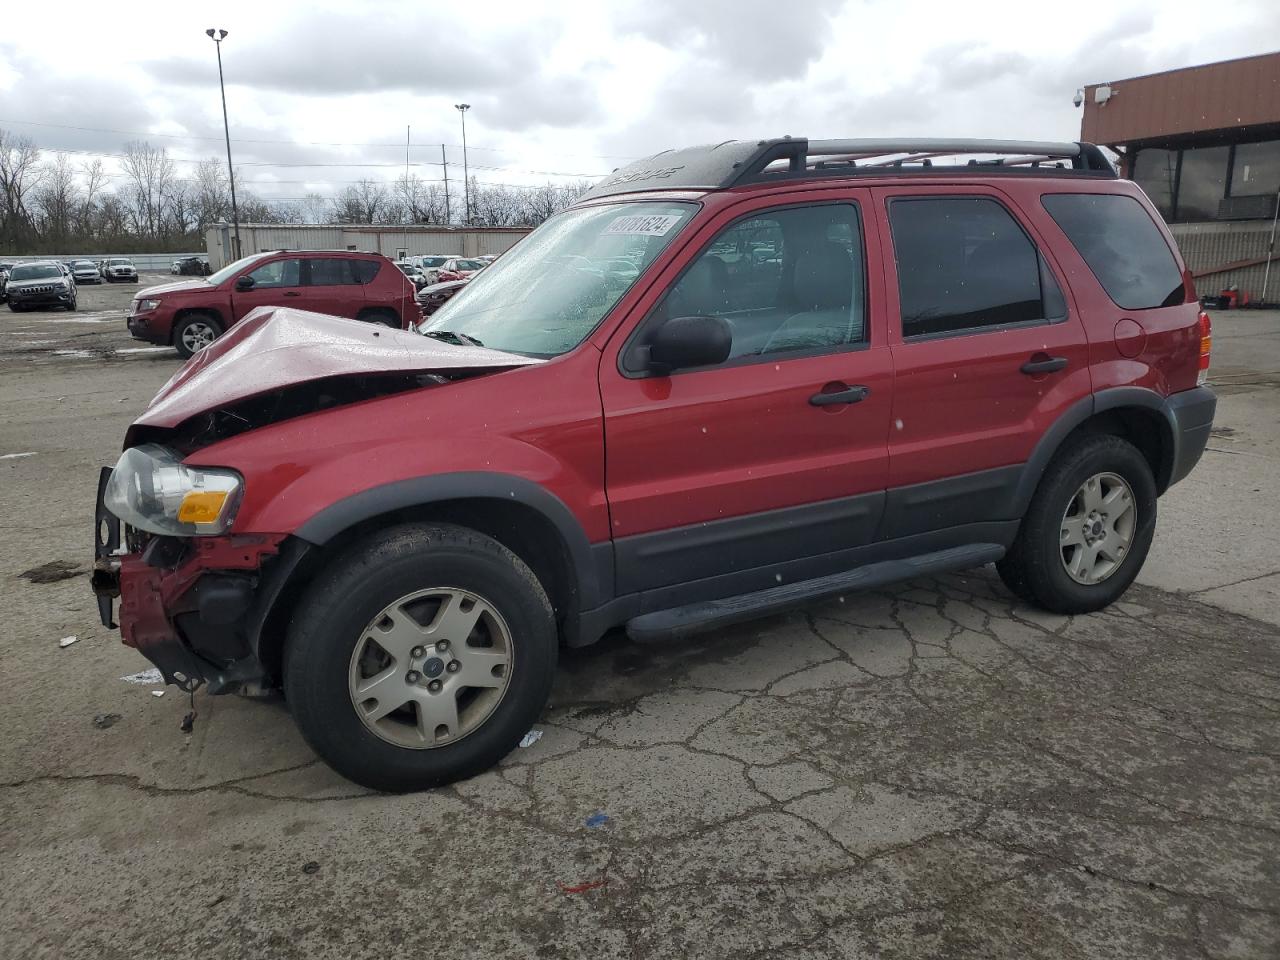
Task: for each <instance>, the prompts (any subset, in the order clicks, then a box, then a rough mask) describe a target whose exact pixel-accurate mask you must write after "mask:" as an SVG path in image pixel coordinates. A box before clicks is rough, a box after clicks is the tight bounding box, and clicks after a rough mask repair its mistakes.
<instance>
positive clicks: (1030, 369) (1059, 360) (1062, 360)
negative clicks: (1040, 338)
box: [1021, 353, 1067, 377]
mask: <svg viewBox="0 0 1280 960" xmlns="http://www.w3.org/2000/svg"><path fill="white" fill-rule="evenodd" d="M1066 368H1067V358H1066V357H1050V356H1048V355H1046V354H1043V353H1037V354H1035V355H1034V356H1033V357H1032V358H1031V359H1030V360H1028V361H1027V362H1026V363H1024V364H1023V365H1022V368H1021V369H1022V372H1023V373H1025V374H1026V375H1027V376H1029V377H1034V376H1035V375H1036V374H1038V373H1057V372H1058V371H1059V370H1065V369H1066Z"/></svg>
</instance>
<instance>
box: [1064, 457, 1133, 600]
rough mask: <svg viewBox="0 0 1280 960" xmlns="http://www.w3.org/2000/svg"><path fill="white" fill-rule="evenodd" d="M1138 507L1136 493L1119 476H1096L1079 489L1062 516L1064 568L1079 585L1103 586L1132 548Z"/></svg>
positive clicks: (1105, 474) (1101, 474)
mask: <svg viewBox="0 0 1280 960" xmlns="http://www.w3.org/2000/svg"><path fill="white" fill-rule="evenodd" d="M1137 526H1138V505H1137V501H1136V500H1135V498H1134V495H1133V489H1132V488H1131V487H1130V486H1129V483H1128V481H1126V480H1125V479H1124V477H1122V476H1120V475H1119V474H1116V473H1096V474H1094V475H1093V476H1091V477H1089V478H1088V479H1086V480H1085V481H1084V483H1082V484H1081V485H1080V488H1079V489H1078V490H1077V491H1076V492H1075V495H1074V496H1072V498H1071V502H1070V503H1068V504H1067V509H1066V511H1065V512H1064V513H1063V515H1062V524H1061V533H1060V536H1059V550H1060V555H1061V557H1062V566H1063V568H1064V569H1065V570H1066V571H1067V576H1069V577H1070V578H1071V579H1072V580H1074V581H1075V582H1076V583H1081V584H1085V585H1092V584H1096V583H1102V582H1103V581H1104V580H1106V579H1107V578H1108V577H1110V576H1111V575H1112V574H1114V573H1115V572H1116V571H1117V570H1118V569H1120V565H1121V564H1122V563H1124V558H1125V557H1126V556H1128V554H1129V551H1130V549H1131V548H1132V546H1133V536H1134V531H1135V530H1137Z"/></svg>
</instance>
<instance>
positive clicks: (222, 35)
mask: <svg viewBox="0 0 1280 960" xmlns="http://www.w3.org/2000/svg"><path fill="white" fill-rule="evenodd" d="M205 34H206V35H207V36H208V37H209V39H210V40H212V41H213V42H214V44H215V45H216V46H217V48H218V89H219V90H221V91H222V131H223V133H225V134H226V135H227V177H228V178H229V182H230V184H231V225H232V227H234V228H235V241H234V242H235V256H234V257H232V259H233V260H239V259H240V256H241V254H240V211H239V210H238V209H237V208H236V168H235V167H233V166H232V165H231V124H229V123H228V122H227V85H226V83H224V82H223V79H222V41H223V40H224V39H226V36H227V31H225V30H218V29H215V28H214V27H210V28H209V29H208V30H206V31H205Z"/></svg>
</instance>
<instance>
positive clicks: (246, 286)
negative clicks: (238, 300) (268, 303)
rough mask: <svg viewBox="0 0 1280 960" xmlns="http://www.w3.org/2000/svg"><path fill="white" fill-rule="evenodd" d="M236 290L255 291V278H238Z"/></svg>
mask: <svg viewBox="0 0 1280 960" xmlns="http://www.w3.org/2000/svg"><path fill="white" fill-rule="evenodd" d="M236 289H237V290H252V289H253V277H250V276H244V277H239V278H237V280H236Z"/></svg>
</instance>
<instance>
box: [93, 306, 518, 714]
mask: <svg viewBox="0 0 1280 960" xmlns="http://www.w3.org/2000/svg"><path fill="white" fill-rule="evenodd" d="M540 362H541V361H539V360H535V359H532V358H529V357H521V356H515V355H512V354H506V353H501V352H499V351H495V350H487V349H484V348H479V347H472V346H454V345H450V344H445V343H440V342H438V341H436V340H430V339H426V338H424V337H420V336H418V335H416V334H412V333H406V332H403V331H396V330H387V329H386V328H384V327H379V326H378V325H376V324H365V323H359V322H356V321H351V320H343V319H340V318H336V317H327V316H322V315H319V314H311V313H305V312H302V311H297V310H289V309H284V308H271V309H261V308H260V309H259V310H257V311H255V312H254V313H252V314H250V315H249V316H248V317H247V318H246V319H245V320H243V321H242V322H241V323H239V324H237V325H236V326H235V327H233V328H232V329H231V330H229V331H228V332H227V333H226V334H225V335H224V336H223V337H221V338H219V339H218V340H217V341H215V342H214V343H213V344H212V345H211V346H209V347H206V348H205V349H204V350H202V351H200V352H199V353H197V354H196V355H195V356H194V357H192V359H191V360H189V361H188V362H187V363H186V364H185V365H184V366H183V367H182V368H181V369H180V370H179V371H178V372H177V373H176V374H175V375H174V376H173V378H172V379H170V381H169V382H168V383H167V384H165V386H164V387H163V388H162V389H161V390H160V392H159V393H158V394H157V395H156V397H155V398H154V399H153V400H152V402H151V404H150V405H149V406H148V408H147V410H146V411H144V413H143V414H142V415H141V416H140V417H139V418H138V419H137V420H136V421H134V423H133V425H132V426H131V427H130V430H129V433H128V435H127V437H126V441H125V453H124V454H123V455H122V456H121V458H120V460H119V462H118V463H117V465H116V468H115V469H114V470H113V469H112V468H104V469H103V470H102V473H101V475H100V477H99V481H98V493H97V508H96V511H95V527H96V529H95V548H94V553H95V557H94V571H93V576H92V583H93V590H94V593H95V594H96V595H97V600H98V610H99V614H100V618H101V620H102V622H103V624H104V625H105V626H107V627H111V628H114V627H115V626H116V620H117V619H118V620H119V625H120V631H121V636H122V639H123V642H124V643H125V644H126V645H127V646H131V647H134V648H135V649H137V650H138V651H139V652H140V653H141V654H142V655H143V656H145V657H146V658H147V659H148V660H150V661H151V662H152V663H153V664H154V665H155V666H156V667H157V668H159V670H160V672H161V673H162V674H163V675H164V678H165V680H166V682H168V683H173V684H176V685H177V686H179V687H180V688H181V689H183V690H187V691H193V690H195V689H196V688H197V687H199V686H201V685H206V686H207V688H208V690H209V692H210V693H227V692H230V691H232V690H236V689H239V688H243V687H249V686H257V685H262V684H264V683H268V684H269V683H273V682H274V681H275V680H276V679H277V676H276V675H277V674H278V672H279V664H278V662H277V661H278V659H279V651H280V649H281V644H280V642H279V641H280V640H281V637H280V636H278V633H279V631H280V630H282V629H283V625H280V627H279V628H278V629H277V628H276V627H275V626H274V625H273V622H272V619H271V617H272V611H273V610H274V609H275V608H276V607H277V600H279V599H280V598H281V596H282V592H283V591H285V590H286V589H287V588H288V585H289V584H291V583H292V584H294V585H295V586H296V584H297V583H299V582H305V579H306V571H305V570H301V569H300V566H301V565H302V564H303V563H304V562H305V561H306V559H307V558H308V557H314V548H313V547H312V546H311V545H310V544H308V543H307V542H305V541H303V540H301V539H299V538H297V537H295V536H291V535H290V533H289V532H287V531H282V532H279V533H274V532H262V531H257V530H254V531H244V530H237V529H236V528H235V526H234V518H235V513H236V506H237V504H238V502H239V499H240V497H241V495H242V493H243V488H244V485H245V484H254V483H263V482H265V483H268V484H269V483H271V482H272V481H271V480H270V479H268V478H264V477H254V476H241V475H240V473H238V472H237V471H236V470H235V467H234V464H231V465H227V466H226V467H202V466H192V465H191V464H189V463H188V462H187V458H188V457H190V456H191V455H192V454H193V453H194V452H196V451H198V450H201V449H204V448H206V447H208V446H211V445H213V444H217V443H219V442H221V441H225V440H228V439H231V438H234V437H237V436H239V435H240V434H243V433H247V432H252V431H255V430H258V429H260V428H262V427H267V426H270V425H272V424H277V423H281V422H283V421H286V420H291V419H294V418H298V417H305V416H308V415H313V414H319V413H323V412H324V411H327V410H331V409H333V408H336V407H342V406H348V405H351V404H358V403H363V402H369V401H375V400H380V399H385V398H388V397H390V396H393V395H396V394H405V395H407V394H419V395H420V394H421V392H424V391H430V390H433V389H440V388H446V387H447V385H448V384H449V383H452V382H455V381H457V380H462V379H468V378H471V377H475V376H480V375H483V374H485V373H489V372H495V371H498V370H509V369H512V368H513V367H519V366H526V365H530V364H535V363H540ZM318 442H323V441H322V440H320V441H318ZM113 477H114V480H115V482H114V483H113ZM109 504H110V505H111V506H110V507H109V506H108V505H109ZM122 518H123V519H122ZM144 528H145V529H144ZM295 574H297V576H295ZM117 603H118V609H117ZM286 606H287V605H286ZM264 644H265V645H266V646H264Z"/></svg>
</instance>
